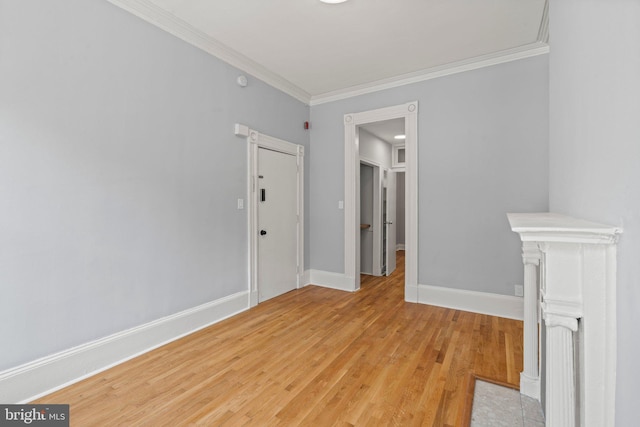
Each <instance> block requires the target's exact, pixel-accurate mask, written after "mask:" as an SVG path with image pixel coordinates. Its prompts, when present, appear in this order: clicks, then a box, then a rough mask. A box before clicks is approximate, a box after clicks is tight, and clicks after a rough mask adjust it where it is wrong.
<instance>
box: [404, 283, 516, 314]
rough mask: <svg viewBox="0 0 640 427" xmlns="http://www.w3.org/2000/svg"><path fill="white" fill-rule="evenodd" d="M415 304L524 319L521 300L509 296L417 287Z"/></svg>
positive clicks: (438, 287)
mask: <svg viewBox="0 0 640 427" xmlns="http://www.w3.org/2000/svg"><path fill="white" fill-rule="evenodd" d="M417 302H419V303H420V304H429V305H436V306H438V307H446V308H452V309H455V310H464V311H470V312H473V313H480V314H488V315H491V316H498V317H505V318H507V319H516V320H523V319H524V301H523V299H522V298H520V297H514V296H510V295H499V294H491V293H487V292H476V291H467V290H463V289H452V288H444V287H441V286H430V285H418V301H417Z"/></svg>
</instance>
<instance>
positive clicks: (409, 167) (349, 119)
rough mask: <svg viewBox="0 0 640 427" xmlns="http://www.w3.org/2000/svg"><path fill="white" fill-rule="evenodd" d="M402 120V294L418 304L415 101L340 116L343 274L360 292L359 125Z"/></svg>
mask: <svg viewBox="0 0 640 427" xmlns="http://www.w3.org/2000/svg"><path fill="white" fill-rule="evenodd" d="M397 118H404V127H405V135H406V139H405V150H406V151H405V153H406V156H405V158H406V170H405V179H406V181H405V185H406V188H405V191H406V197H405V204H406V209H405V239H406V241H405V248H406V258H405V266H406V271H405V282H404V283H405V291H404V299H405V301H408V302H418V102H417V101H414V102H409V103H407V104H402V105H396V106H393V107H387V108H380V109H377V110H370V111H364V112H361V113H352V114H345V116H344V160H345V161H344V171H345V173H344V176H345V179H344V184H345V186H344V270H345V271H344V274H345V277H346V279H347V280H348V281H349V283H350V284H351V286H352V289H353V290H354V291H356V290H358V289H360V274H359V272H360V265H358V262H359V260H360V239H359V238H358V237H359V236H360V234H359V233H360V212H359V211H360V179H359V178H360V174H359V173H356V171H359V168H360V145H359V140H358V129H357V127H358V126H359V125H363V124H366V123H373V122H379V121H382V120H391V119H397Z"/></svg>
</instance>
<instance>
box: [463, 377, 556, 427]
mask: <svg viewBox="0 0 640 427" xmlns="http://www.w3.org/2000/svg"><path fill="white" fill-rule="evenodd" d="M503 426H504V427H544V417H543V415H542V409H541V407H540V402H538V401H537V400H535V399H531V398H529V397H527V396H522V395H521V394H520V392H519V391H518V390H514V389H511V388H508V387H502V386H499V385H497V384H493V383H489V382H486V381H481V380H476V385H475V391H474V395H473V408H472V411H471V427H503Z"/></svg>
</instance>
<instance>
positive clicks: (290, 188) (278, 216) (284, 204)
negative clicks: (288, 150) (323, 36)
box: [257, 148, 298, 301]
mask: <svg viewBox="0 0 640 427" xmlns="http://www.w3.org/2000/svg"><path fill="white" fill-rule="evenodd" d="M297 174H298V166H297V161H296V157H295V156H293V155H290V154H284V153H280V152H276V151H272V150H268V149H265V148H259V149H258V189H257V190H258V210H257V211H258V233H259V236H258V278H257V279H258V299H259V301H265V300H267V299H269V298H273V297H275V296H278V295H281V294H283V293H285V292H288V291H290V290H293V289H295V288H296V286H297V278H298V276H297V274H298V255H297V251H298V244H297V242H298V215H297V213H298V212H297V197H298V188H297V180H298V177H297Z"/></svg>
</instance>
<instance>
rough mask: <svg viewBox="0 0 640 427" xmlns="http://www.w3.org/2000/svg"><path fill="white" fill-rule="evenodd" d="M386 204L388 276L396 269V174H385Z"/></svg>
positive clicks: (385, 224) (391, 172) (389, 172)
mask: <svg viewBox="0 0 640 427" xmlns="http://www.w3.org/2000/svg"><path fill="white" fill-rule="evenodd" d="M385 185H386V191H385V194H386V203H384V205H385V212H384V226H385V227H386V228H387V238H386V241H385V245H386V251H385V252H386V257H387V259H386V260H385V261H386V275H387V276H389V275H390V274H391V273H393V272H394V270H395V269H396V173H395V172H393V171H388V172H387V180H386V184H385Z"/></svg>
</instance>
